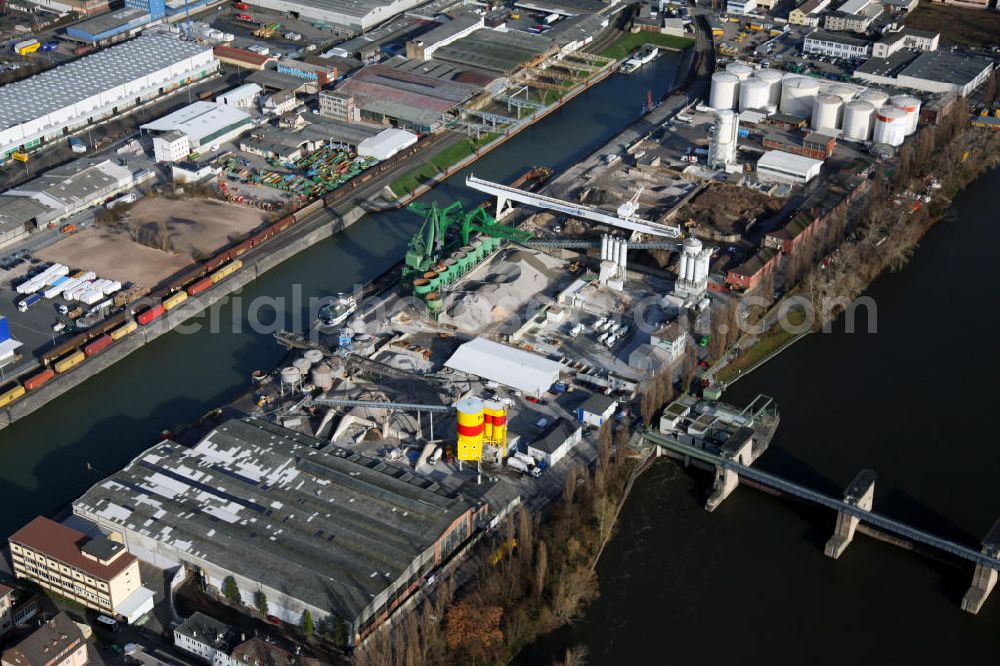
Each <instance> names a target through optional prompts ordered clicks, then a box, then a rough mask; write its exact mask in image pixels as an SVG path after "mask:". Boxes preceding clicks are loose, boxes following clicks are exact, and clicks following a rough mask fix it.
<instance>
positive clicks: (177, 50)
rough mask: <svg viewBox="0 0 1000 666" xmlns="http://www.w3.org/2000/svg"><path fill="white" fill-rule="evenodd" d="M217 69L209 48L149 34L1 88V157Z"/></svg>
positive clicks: (167, 35) (70, 130)
mask: <svg viewBox="0 0 1000 666" xmlns="http://www.w3.org/2000/svg"><path fill="white" fill-rule="evenodd" d="M218 67H219V63H218V61H217V60H216V59H215V56H214V55H213V53H212V48H211V46H203V45H199V44H196V43H194V42H185V41H181V40H180V39H178V38H177V37H175V36H173V35H170V34H167V33H148V34H144V35H141V36H140V37H137V38H136V39H133V40H131V41H128V42H123V43H121V44H118V45H115V46H112V47H110V48H107V49H104V50H103V51H100V52H98V53H95V54H93V55H89V56H84V57H82V58H80V59H79V60H74V61H72V62H69V63H67V64H65V65H60V66H59V67H55V68H53V69H50V70H48V71H45V72H42V73H41V74H36V75H35V76H32V77H30V78H28V79H25V80H23V81H17V82H15V83H11V84H8V85H6V86H3V87H0V156H2V157H3V158H4V159H6V158H7V157H9V156H10V153H12V152H14V151H18V150H21V151H23V150H31V149H33V148H36V147H38V146H40V145H41V144H43V143H44V142H46V141H51V140H54V139H61V138H62V137H63V136H65V134H66V133H67V131H68V132H72V131H75V130H78V129H80V128H83V127H86V126H87V125H89V124H92V123H96V122H100V121H101V120H104V119H107V118H111V117H113V116H117V115H120V114H121V113H123V112H124V111H126V110H127V109H129V108H131V107H134V106H136V105H137V104H142V103H145V102H147V101H150V100H153V99H155V98H158V97H162V96H163V95H165V94H168V93H170V92H172V91H173V90H176V89H178V88H179V87H180V86H181V85H182V82H183V83H184V84H186V83H190V82H191V81H192V80H197V79H200V78H202V77H205V76H208V75H210V74H212V73H214V72H215V71H216V70H217V69H218Z"/></svg>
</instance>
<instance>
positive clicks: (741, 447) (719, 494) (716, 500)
mask: <svg viewBox="0 0 1000 666" xmlns="http://www.w3.org/2000/svg"><path fill="white" fill-rule="evenodd" d="M720 455H721V456H722V461H721V462H720V463H719V464H717V465H716V466H715V483H714V484H713V485H712V494H711V495H709V496H708V500H707V501H706V502H705V510H706V511H708V512H709V513H711V512H712V511H715V509H716V508H718V506H719V505H720V504H722V501H723V500H724V499H726V498H727V497H729V495H730V493H732V492H733V491H734V490H736V486H738V485H740V475H739V474H738V473H737V472H736V471H735V470H733V469H731V468H729V467H727V466H726V464H725V463H726V461H733V462H737V463H739V464H741V465H747V466H749V465H750V463H751V462H753V430H751V429H750V428H739V429H737V430H736V432H734V433H733V436H732V437H730V438H729V440H728V441H727V442H726V443H725V444H723V446H722V451H721V452H720Z"/></svg>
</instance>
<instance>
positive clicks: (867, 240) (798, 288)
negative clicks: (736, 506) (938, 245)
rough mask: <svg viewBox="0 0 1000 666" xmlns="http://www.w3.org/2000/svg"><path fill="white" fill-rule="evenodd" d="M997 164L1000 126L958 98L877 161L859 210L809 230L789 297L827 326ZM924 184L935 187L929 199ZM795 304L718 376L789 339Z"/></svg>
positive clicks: (790, 263) (736, 371)
mask: <svg viewBox="0 0 1000 666" xmlns="http://www.w3.org/2000/svg"><path fill="white" fill-rule="evenodd" d="M992 85H995V81H994V82H993V83H992ZM998 165H1000V132H996V131H993V130H990V129H984V128H977V127H972V126H970V125H969V115H968V113H967V110H966V109H965V107H964V106H963V105H955V106H954V107H953V108H952V109H951V111H949V112H948V113H946V114H943V115H942V117H941V118H940V119H939V122H938V124H936V125H926V126H923V127H922V128H921V129H920V131H919V132H918V133H917V134H916V135H915V136H913V137H911V138H910V139H909V140H908V141H907V142H906V143H905V144H904V145H903V147H902V148H901V150H900V153H899V156H898V159H897V160H896V162H895V164H894V167H893V168H888V169H887V168H886V167H885V166H883V165H876V170H875V172H874V174H873V175H872V178H871V182H870V184H869V189H868V192H867V194H866V195H865V198H864V199H863V200H862V201H861V202H860V203H859V204H858V206H857V210H856V211H855V213H854V214H852V215H848V214H847V213H846V212H844V211H841V212H839V213H837V214H834V215H832V216H831V217H830V219H829V220H828V223H827V225H826V227H825V229H824V232H823V233H821V234H815V235H813V236H810V237H808V238H807V239H806V240H805V242H803V243H802V245H801V246H800V247H799V248H797V249H796V251H795V253H793V254H792V255H791V256H790V257H788V258H787V259H786V261H785V263H784V267H783V271H784V275H783V282H784V284H785V286H786V291H787V295H788V297H799V298H802V299H805V302H806V303H807V304H808V308H809V310H810V312H811V316H812V328H813V330H822V329H823V328H825V327H828V326H829V325H830V324H831V323H832V321H833V320H834V319H836V317H838V316H839V315H840V314H842V313H843V312H844V311H845V308H846V307H848V306H849V304H850V303H851V302H852V301H853V300H854V299H855V298H857V297H858V296H860V295H861V294H862V293H863V292H864V290H865V289H866V288H867V287H868V285H870V284H871V283H872V281H874V280H875V279H876V278H877V277H878V276H879V275H881V274H882V273H883V272H885V271H897V270H899V269H901V268H902V267H903V266H905V265H906V263H907V262H908V261H909V259H910V257H911V256H912V254H913V252H914V251H915V249H916V247H917V244H918V243H919V241H920V239H921V238H922V237H923V235H924V234H925V233H927V231H928V230H929V229H930V228H931V227H932V226H933V225H934V224H935V223H936V222H937V221H938V220H939V219H940V217H941V215H942V214H943V212H944V211H945V210H946V209H947V207H948V206H950V204H951V199H952V197H953V196H954V195H955V194H956V193H958V192H959V191H960V190H962V189H963V188H965V187H966V186H967V185H968V184H969V183H971V182H972V181H973V180H975V179H976V178H978V177H979V176H980V175H981V174H982V173H983V172H985V171H987V170H989V169H991V168H994V167H996V166H998ZM932 182H933V183H936V186H937V189H935V188H934V187H932V185H931V183H932ZM924 192H931V197H932V198H931V201H930V202H929V203H928V204H927V205H924V202H923V200H922V199H921V195H922V193H924ZM770 290H771V288H770V287H769V286H766V285H765V288H764V289H763V290H760V293H757V294H755V295H757V296H758V297H760V298H763V299H764V301H765V302H770V301H769V299H768V298H767V297H766V294H769V293H771V292H770ZM795 312H796V310H795V309H792V310H790V316H789V317H788V321H786V322H782V321H776V322H775V323H774V324H773V325H771V326H770V328H769V329H768V330H766V331H764V332H763V333H762V334H761V335H759V336H758V337H757V339H756V340H754V341H753V344H750V345H748V346H747V347H746V348H745V349H743V350H742V352H741V353H740V354H739V355H738V356H737V357H736V358H735V359H734V360H733V361H731V362H730V363H728V364H727V365H726V366H725V367H724V368H723V369H722V370H720V371H719V373H718V374H717V375H716V378H717V380H718V381H719V382H720V383H722V384H723V385H724V384H725V383H726V382H729V381H732V380H733V379H735V378H736V377H738V376H739V375H740V374H742V372H745V371H746V370H748V369H750V368H753V367H754V366H756V365H757V364H759V363H760V362H761V361H763V360H766V359H767V358H769V357H770V356H771V355H773V354H774V353H776V352H778V351H780V350H781V349H783V348H784V346H785V345H787V344H789V343H790V342H791V341H792V340H793V339H794V338H795V337H797V336H796V334H795V333H794V331H798V330H801V329H800V326H801V325H802V324H803V321H804V319H803V318H802V317H804V313H805V310H799V311H798V312H799V314H798V315H794V316H795V317H797V319H793V318H792V315H793V313H795ZM716 323H717V322H716ZM788 324H791V326H788ZM789 329H790V330H789ZM719 357H721V356H719Z"/></svg>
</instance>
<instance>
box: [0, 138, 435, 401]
mask: <svg viewBox="0 0 1000 666" xmlns="http://www.w3.org/2000/svg"><path fill="white" fill-rule="evenodd" d="M437 140H439V139H438V138H437V137H432V138H430V139H428V140H427V141H424V142H420V143H417V144H414V145H413V146H410V147H409V148H407V149H406V150H403V151H400V152H399V153H397V154H396V155H394V156H393V157H392V158H390V159H388V160H385V161H383V162H380V163H379V164H378V165H376V166H373V167H372V168H370V169H368V170H366V171H365V172H363V173H362V174H361V175H359V176H358V177H356V178H353V179H352V180H351V181H349V182H348V183H345V184H344V185H343V186H342V187H339V188H337V189H336V190H335V191H333V192H331V193H329V194H327V195H326V196H324V197H318V198H316V199H313V200H312V201H310V202H309V203H307V204H305V205H304V206H302V207H301V208H299V209H298V210H296V211H295V212H293V213H292V214H290V215H286V216H285V217H283V218H281V219H279V220H277V221H275V222H272V223H271V224H269V225H268V226H267V227H265V228H264V229H262V230H261V231H259V232H257V233H256V234H254V235H253V236H250V237H249V238H247V239H246V240H244V241H241V242H240V243H237V244H236V245H233V246H232V247H229V248H226V249H224V250H222V251H221V252H219V253H218V254H216V255H215V256H213V257H212V258H210V259H208V260H206V261H204V262H202V263H201V264H198V265H197V266H194V267H193V268H191V270H189V271H186V272H184V273H183V274H181V275H180V276H179V277H177V278H175V279H174V280H172V281H170V282H169V283H168V284H167V285H166V286H164V287H162V288H160V289H158V290H156V291H153V292H151V293H149V294H147V295H146V297H145V298H144V299H142V300H143V301H144V304H143V305H135V306H134V307H133V308H130V309H126V310H125V311H123V312H119V313H118V314H115V315H112V316H111V317H108V318H107V319H105V320H104V321H103V322H101V323H100V324H98V325H96V326H94V327H92V328H90V329H88V330H86V331H85V332H83V333H80V334H79V335H76V336H74V337H73V338H71V339H69V340H67V341H66V342H64V343H62V344H60V345H58V346H56V347H54V348H52V349H50V350H49V351H47V352H45V353H43V354H42V355H41V356H40V357H39V361H40V363H41V365H42V368H41V370H38V369H35V370H33V371H31V373H25V374H24V375H22V377H18V378H17V379H16V380H15V381H13V382H11V383H8V384H7V385H6V386H4V387H2V388H0V408H3V407H6V406H8V405H10V404H11V403H13V402H15V401H17V400H19V399H20V398H22V397H24V396H25V395H26V394H28V393H30V392H32V391H35V390H36V389H38V388H39V387H41V386H42V385H43V384H45V383H46V382H48V381H49V380H51V379H53V378H55V377H56V376H57V375H60V374H63V373H66V372H69V371H70V370H73V369H74V368H76V367H78V366H79V365H80V364H82V363H83V362H84V361H86V360H87V359H88V358H90V357H92V356H96V355H97V354H99V353H100V352H102V351H104V350H106V349H108V348H109V347H111V346H112V345H114V344H115V343H116V342H118V341H119V340H121V339H123V338H125V337H126V336H128V335H130V334H131V333H134V332H135V331H136V330H138V328H139V327H140V326H149V325H150V324H152V323H153V322H154V321H156V320H158V319H160V318H161V317H163V316H164V315H165V314H166V313H167V312H168V311H169V310H171V309H173V308H175V307H177V306H179V305H180V304H181V302H183V301H185V300H187V299H188V298H190V297H192V296H197V295H199V294H201V293H203V292H205V291H207V290H208V289H210V288H211V287H213V286H215V285H216V284H218V283H220V282H222V281H223V280H225V279H226V278H227V277H230V276H231V275H233V274H235V273H237V272H238V271H239V270H240V269H241V268H243V261H242V259H240V257H241V256H242V255H244V254H245V253H246V252H247V251H249V250H251V249H253V248H256V247H259V246H260V245H262V244H264V243H265V242H267V241H269V240H271V239H272V238H275V237H277V236H278V235H280V234H282V233H284V232H285V231H287V230H288V229H289V228H290V227H292V226H293V225H295V224H297V223H299V222H301V221H303V220H304V219H306V218H307V217H309V216H311V215H313V214H314V213H316V212H318V211H320V210H322V209H323V208H325V207H331V206H333V205H334V204H335V203H337V202H338V201H339V200H340V199H341V198H343V197H344V196H346V195H347V193H348V192H349V191H351V190H352V189H354V188H356V187H358V186H359V185H362V184H364V183H366V182H368V181H370V180H371V179H372V178H373V177H374V176H375V175H376V174H379V173H383V172H385V171H386V170H388V169H391V168H393V167H394V166H395V165H396V164H397V163H398V162H399V161H400V160H405V159H407V158H408V157H410V156H411V155H413V154H414V153H416V152H417V151H418V150H422V149H424V148H426V147H427V146H428V145H429V144H432V143H436V141H437ZM421 144H422V145H421ZM140 296H141V293H137V294H136V298H139V297H140ZM124 305H128V303H125V304H124Z"/></svg>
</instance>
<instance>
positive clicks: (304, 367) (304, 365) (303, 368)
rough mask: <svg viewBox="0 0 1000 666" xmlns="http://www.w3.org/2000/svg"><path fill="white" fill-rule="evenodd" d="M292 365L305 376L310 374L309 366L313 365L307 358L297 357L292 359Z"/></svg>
mask: <svg viewBox="0 0 1000 666" xmlns="http://www.w3.org/2000/svg"><path fill="white" fill-rule="evenodd" d="M292 367H293V368H295V369H296V370H298V371H299V374H300V375H302V376H303V377H305V376H306V375H307V374H309V368H311V367H312V362H311V361H309V359H306V358H297V359H295V360H294V361H292Z"/></svg>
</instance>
